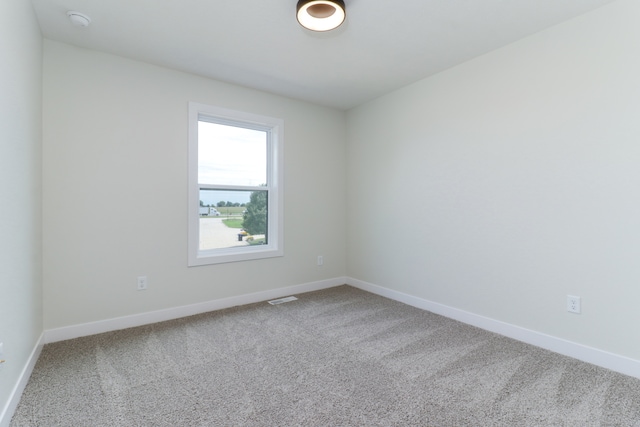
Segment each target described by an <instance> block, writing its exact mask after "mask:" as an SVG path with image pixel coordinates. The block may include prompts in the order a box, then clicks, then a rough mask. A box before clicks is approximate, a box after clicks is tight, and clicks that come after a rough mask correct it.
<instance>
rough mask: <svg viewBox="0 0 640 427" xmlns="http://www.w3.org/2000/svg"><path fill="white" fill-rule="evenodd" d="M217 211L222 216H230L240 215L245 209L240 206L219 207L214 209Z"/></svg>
mask: <svg viewBox="0 0 640 427" xmlns="http://www.w3.org/2000/svg"><path fill="white" fill-rule="evenodd" d="M216 209H217V210H218V212H220V215H224V216H230V215H242V212H244V210H245V209H246V208H243V207H242V206H238V207H226V206H225V207H220V208H216Z"/></svg>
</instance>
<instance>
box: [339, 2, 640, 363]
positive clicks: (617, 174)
mask: <svg viewBox="0 0 640 427" xmlns="http://www.w3.org/2000/svg"><path fill="white" fill-rule="evenodd" d="M639 21H640V3H638V2H635V1H628V0H621V1H618V2H614V3H612V4H610V5H608V6H605V7H603V8H601V9H598V10H595V11H593V12H591V13H588V14H586V15H583V16H581V17H578V18H576V19H573V20H571V21H568V22H566V23H564V24H561V25H559V26H556V27H554V28H551V29H549V30H546V31H543V32H541V33H538V34H536V35H534V36H532V37H529V38H527V39H523V40H521V41H519V42H517V43H513V44H511V45H509V46H507V47H505V48H502V49H500V50H497V51H494V52H492V53H489V54H487V55H484V56H482V57H478V58H476V59H474V60H472V61H470V62H467V63H465V64H462V65H460V66H457V67H455V68H452V69H450V70H448V71H446V72H443V73H441V74H439V75H436V76H434V77H431V78H427V79H425V80H422V81H420V82H417V83H415V84H413V85H411V86H408V87H405V88H403V89H401V90H398V91H396V92H393V93H391V94H388V95H387V96H384V97H382V98H379V99H378V100H375V101H373V102H371V103H368V104H366V105H363V106H361V107H358V108H356V109H353V110H351V111H350V112H349V113H348V116H347V126H348V135H349V136H348V147H347V170H348V172H347V176H348V200H349V204H348V224H349V237H348V245H347V254H348V275H349V276H350V277H354V278H356V279H359V280H363V281H366V282H368V283H373V284H376V285H379V286H383V287H386V288H390V289H393V290H396V291H399V292H404V293H407V294H410V295H414V296H417V297H420V298H424V299H427V300H430V301H434V302H437V303H441V304H445V305H447V306H451V307H455V308H458V309H462V310H466V311H469V312H471V313H476V314H479V315H482V316H487V317H490V318H493V319H497V320H500V321H504V322H508V323H511V324H514V325H518V326H521V327H524V328H527V329H531V330H534V331H540V332H542V333H546V334H550V335H553V336H556V337H560V338H563V339H567V340H570V341H573V342H577V343H581V344H584V345H588V346H592V347H595V348H599V349H603V350H606V351H610V352H612V353H615V354H619V355H623V356H627V357H631V358H634V359H636V360H640V341H639V340H637V339H636V338H635V337H636V336H637V333H636V329H637V325H639V324H640V310H638V302H639V301H640V286H639V284H640V262H639V261H638V260H640V192H639V191H638V188H639V186H640V144H639V143H638V141H640V120H638V112H640V84H638V76H640V42H639V40H640V27H639V26H638V22H639ZM568 294H570V295H576V296H580V297H581V298H582V313H581V314H579V315H578V314H571V313H568V312H567V311H566V296H567V295H568Z"/></svg>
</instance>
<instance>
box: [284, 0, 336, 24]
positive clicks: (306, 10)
mask: <svg viewBox="0 0 640 427" xmlns="http://www.w3.org/2000/svg"><path fill="white" fill-rule="evenodd" d="M345 16H346V13H345V9H344V1H342V0H299V1H298V7H297V12H296V18H298V22H299V23H300V25H302V26H303V27H305V28H307V29H309V30H311V31H329V30H333V29H334V28H337V27H339V26H340V24H342V23H343V22H344V18H345Z"/></svg>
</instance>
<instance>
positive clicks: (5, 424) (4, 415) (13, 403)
mask: <svg viewBox="0 0 640 427" xmlns="http://www.w3.org/2000/svg"><path fill="white" fill-rule="evenodd" d="M43 345H44V334H43V335H40V339H39V340H38V342H37V343H36V345H35V347H34V348H33V350H32V351H31V354H30V355H29V359H27V363H26V364H25V366H24V368H23V369H22V372H20V376H19V377H18V382H17V383H16V385H15V387H13V390H11V393H10V394H9V399H8V401H7V403H6V404H5V405H4V408H2V412H0V427H9V423H11V418H12V417H13V414H14V413H15V411H16V408H17V407H18V403H20V398H21V397H22V392H23V391H24V388H25V387H26V386H27V383H28V382H29V378H30V377H31V373H32V372H33V368H34V367H35V366H36V362H37V361H38V357H40V353H41V352H42V346H43Z"/></svg>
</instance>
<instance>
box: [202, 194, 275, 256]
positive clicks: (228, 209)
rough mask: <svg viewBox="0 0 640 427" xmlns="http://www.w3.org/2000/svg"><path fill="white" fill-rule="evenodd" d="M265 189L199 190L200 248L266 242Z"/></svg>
mask: <svg viewBox="0 0 640 427" xmlns="http://www.w3.org/2000/svg"><path fill="white" fill-rule="evenodd" d="M267 200H268V192H267V191H266V190H265V191H226V190H225V191H222V190H208V189H201V190H200V219H199V221H200V227H199V228H200V244H199V249H200V250H207V249H221V248H232V247H237V246H251V245H262V244H267V218H268V215H267V209H268V204H267Z"/></svg>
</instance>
